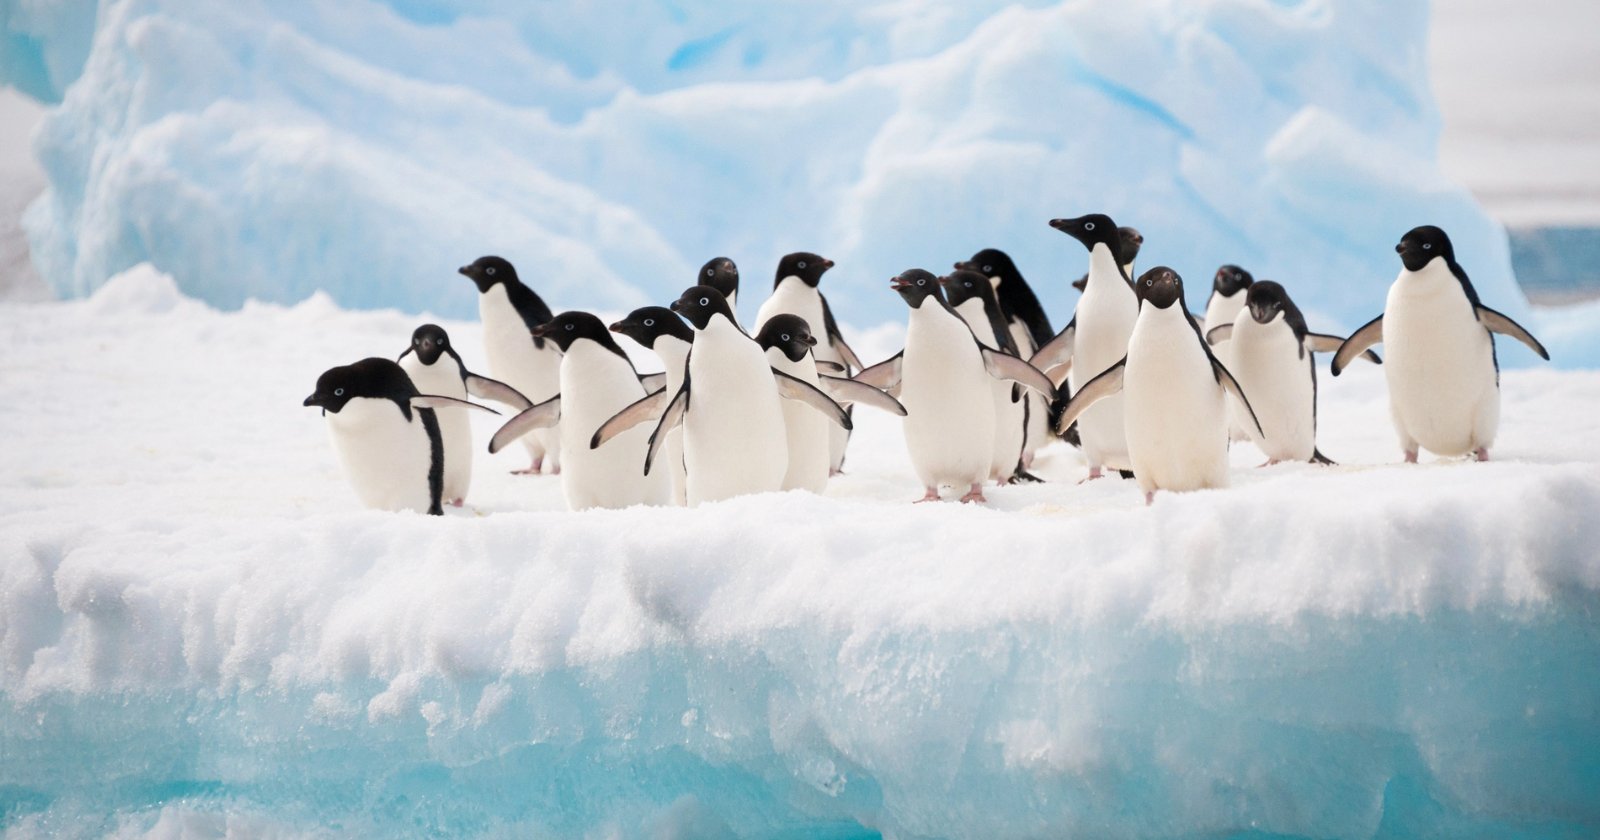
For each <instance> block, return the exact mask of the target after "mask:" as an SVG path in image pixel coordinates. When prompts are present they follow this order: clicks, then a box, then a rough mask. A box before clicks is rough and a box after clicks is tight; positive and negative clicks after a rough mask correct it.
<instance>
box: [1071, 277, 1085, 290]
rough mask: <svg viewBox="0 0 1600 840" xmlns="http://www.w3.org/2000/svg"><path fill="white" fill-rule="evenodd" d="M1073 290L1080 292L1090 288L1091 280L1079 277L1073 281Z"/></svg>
mask: <svg viewBox="0 0 1600 840" xmlns="http://www.w3.org/2000/svg"><path fill="white" fill-rule="evenodd" d="M1072 288H1074V289H1077V290H1078V291H1080V292H1081V291H1083V290H1084V289H1087V288H1089V278H1087V277H1079V278H1078V279H1076V280H1074V281H1072Z"/></svg>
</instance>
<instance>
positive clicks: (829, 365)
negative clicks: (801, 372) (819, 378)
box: [811, 359, 850, 374]
mask: <svg viewBox="0 0 1600 840" xmlns="http://www.w3.org/2000/svg"><path fill="white" fill-rule="evenodd" d="M811 361H813V362H815V363H816V365H817V370H818V371H826V372H827V373H843V374H848V373H849V372H850V369H849V368H847V367H845V366H844V365H842V364H839V363H838V362H830V361H828V360H827V359H812V360H811Z"/></svg>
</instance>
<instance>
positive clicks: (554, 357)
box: [459, 256, 561, 475]
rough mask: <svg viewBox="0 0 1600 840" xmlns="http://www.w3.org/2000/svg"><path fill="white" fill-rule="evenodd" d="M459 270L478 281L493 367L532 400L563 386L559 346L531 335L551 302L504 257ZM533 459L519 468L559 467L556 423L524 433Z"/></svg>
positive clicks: (480, 312) (482, 259) (529, 470)
mask: <svg viewBox="0 0 1600 840" xmlns="http://www.w3.org/2000/svg"><path fill="white" fill-rule="evenodd" d="M459 271H460V272H461V273H462V274H464V275H466V277H467V279H469V280H471V281H472V283H473V285H475V286H477V287H478V315H479V317H481V318H482V319H483V345H484V350H485V351H486V353H487V355H488V357H489V372H490V374H492V375H493V376H494V377H495V378H496V379H499V380H500V381H502V382H504V383H506V384H507V385H510V386H511V387H513V388H515V389H517V390H518V391H519V392H521V393H522V394H523V395H524V396H526V397H527V398H528V399H529V400H531V401H533V402H543V401H544V400H547V399H550V398H551V397H553V396H555V394H556V392H557V391H559V390H560V388H561V351H560V350H558V349H556V345H555V344H553V343H551V342H548V341H545V340H544V339H543V338H539V337H538V336H535V335H533V330H534V329H535V328H536V327H538V326H540V325H541V324H544V323H546V322H548V321H549V320H550V318H551V317H552V316H551V314H550V307H548V306H546V305H545V303H544V300H543V299H541V298H540V297H539V296H538V295H537V294H535V293H534V291H533V290H532V289H530V288H528V286H527V285H526V284H525V283H523V282H522V280H520V279H519V278H518V277H517V270H516V269H515V268H513V267H512V265H511V263H510V262H507V261H506V260H504V259H502V258H500V257H493V256H490V257H480V258H478V259H477V260H476V261H474V262H473V263H472V264H470V265H464V266H462V267H461V268H460V269H459ZM522 444H523V446H524V447H526V448H527V450H528V456H529V458H530V459H531V460H530V461H529V464H528V466H527V468H526V469H521V470H515V471H514V472H517V473H519V474H535V475H536V474H538V473H539V472H540V471H541V470H546V471H549V472H557V473H558V472H560V471H561V438H560V431H559V430H558V429H540V430H538V431H536V432H534V433H533V434H531V435H529V436H527V437H526V438H524V439H523V441H522Z"/></svg>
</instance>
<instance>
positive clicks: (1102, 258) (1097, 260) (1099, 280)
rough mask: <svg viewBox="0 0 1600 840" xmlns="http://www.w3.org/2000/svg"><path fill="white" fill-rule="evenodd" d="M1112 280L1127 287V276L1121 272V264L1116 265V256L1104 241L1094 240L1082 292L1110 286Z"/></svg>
mask: <svg viewBox="0 0 1600 840" xmlns="http://www.w3.org/2000/svg"><path fill="white" fill-rule="evenodd" d="M1112 282H1117V283H1121V284H1122V287H1123V288H1124V289H1128V291H1129V292H1130V293H1131V292H1132V291H1133V290H1132V289H1129V288H1128V277H1127V275H1125V274H1123V273H1122V266H1120V265H1117V258H1116V257H1115V256H1114V255H1113V254H1112V253H1111V249H1110V248H1109V247H1107V246H1106V244H1105V243H1104V242H1096V243H1095V244H1094V248H1092V249H1090V251H1089V282H1088V283H1086V284H1085V285H1084V289H1083V291H1084V294H1089V293H1090V292H1091V291H1094V290H1095V289H1096V288H1097V287H1098V288H1111V284H1112Z"/></svg>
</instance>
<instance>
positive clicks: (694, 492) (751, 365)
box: [683, 318, 789, 505]
mask: <svg viewBox="0 0 1600 840" xmlns="http://www.w3.org/2000/svg"><path fill="white" fill-rule="evenodd" d="M780 399H781V398H780V397H779V396H778V386H777V384H775V383H774V382H773V381H772V369H771V368H770V367H769V366H768V365H767V357H766V355H765V354H763V353H762V352H761V348H760V347H759V346H758V345H756V343H755V342H754V341H751V340H750V338H749V337H748V336H746V335H744V334H743V333H741V332H739V330H738V328H737V327H735V326H733V325H732V324H730V323H728V321H727V319H725V318H713V319H712V321H711V323H710V324H709V325H708V326H707V327H706V329H704V330H701V331H700V332H699V334H697V335H696V336H695V343H694V349H693V350H692V351H690V355H689V407H688V411H687V413H686V414H685V415H684V418H683V460H684V467H685V469H686V470H687V471H688V486H687V491H688V501H689V504H690V505H698V504H700V503H701V502H713V501H717V500H719V499H727V498H732V497H734V496H740V495H744V494H747V493H765V492H769V491H774V490H778V489H781V488H782V487H783V477H784V474H785V472H787V470H788V467H789V443H788V437H787V435H786V433H785V431H784V425H783V407H782V406H781V405H779V404H778V403H779V401H780Z"/></svg>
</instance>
